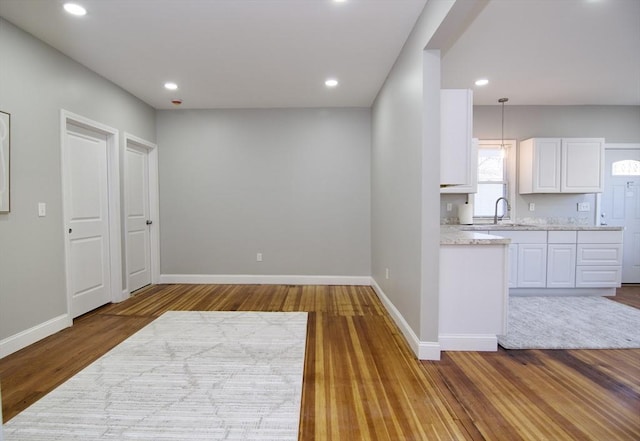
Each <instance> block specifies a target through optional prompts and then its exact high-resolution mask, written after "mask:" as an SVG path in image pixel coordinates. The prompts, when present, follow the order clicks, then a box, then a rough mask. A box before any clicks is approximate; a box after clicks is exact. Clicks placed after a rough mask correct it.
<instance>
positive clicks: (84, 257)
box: [63, 123, 111, 318]
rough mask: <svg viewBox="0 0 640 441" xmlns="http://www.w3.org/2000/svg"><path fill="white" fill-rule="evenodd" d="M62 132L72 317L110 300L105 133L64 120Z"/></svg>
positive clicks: (68, 281)
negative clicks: (63, 133)
mask: <svg viewBox="0 0 640 441" xmlns="http://www.w3.org/2000/svg"><path fill="white" fill-rule="evenodd" d="M65 136H66V140H65V142H66V149H65V157H64V159H63V160H64V161H65V172H66V177H65V203H66V208H65V217H66V219H65V225H66V228H67V232H66V233H67V240H68V244H67V246H68V254H67V266H68V268H67V271H68V272H67V274H68V280H67V284H68V287H67V289H68V290H69V291H70V299H71V314H72V317H73V318H75V317H77V316H79V315H81V314H84V313H86V312H88V311H91V310H92V309H95V308H97V307H99V306H102V305H104V304H105V303H108V302H109V301H110V300H111V286H110V285H111V284H110V278H111V273H110V265H109V262H110V248H109V202H108V198H109V185H108V172H107V164H108V159H107V157H108V155H107V135H105V134H101V133H98V132H94V131H91V130H88V129H85V128H82V127H79V126H75V125H73V124H71V123H68V124H67V126H66V133H65Z"/></svg>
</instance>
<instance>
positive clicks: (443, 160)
mask: <svg viewBox="0 0 640 441" xmlns="http://www.w3.org/2000/svg"><path fill="white" fill-rule="evenodd" d="M472 109H473V91H471V90H467V89H443V90H441V91H440V185H447V186H449V185H451V186H457V185H464V186H472V185H473V182H472V181H471V176H470V175H469V172H470V170H472V169H473V162H474V158H473V155H472V150H473V145H472V142H471V137H472V133H473V130H472V127H473V119H472V112H473V110H472ZM475 164H476V167H477V157H476V158H475ZM476 185H477V184H476ZM476 191H477V188H476ZM444 192H460V190H456V189H455V187H454V188H452V189H451V190H445V191H444Z"/></svg>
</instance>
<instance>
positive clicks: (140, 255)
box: [125, 142, 151, 292]
mask: <svg viewBox="0 0 640 441" xmlns="http://www.w3.org/2000/svg"><path fill="white" fill-rule="evenodd" d="M148 155H149V153H148V150H147V149H145V148H143V147H139V146H137V145H134V144H132V143H130V142H128V143H127V147H126V151H125V168H126V172H125V173H126V182H125V188H126V195H125V201H126V202H125V204H126V206H125V210H126V211H125V213H126V219H127V225H126V228H127V277H128V287H129V291H131V292H133V291H135V290H137V289H140V288H142V287H144V286H147V285H149V284H150V283H151V248H150V246H151V245H150V244H151V241H150V231H149V229H150V228H151V216H150V214H149V213H150V210H149V161H148Z"/></svg>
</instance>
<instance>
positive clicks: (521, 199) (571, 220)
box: [440, 194, 596, 225]
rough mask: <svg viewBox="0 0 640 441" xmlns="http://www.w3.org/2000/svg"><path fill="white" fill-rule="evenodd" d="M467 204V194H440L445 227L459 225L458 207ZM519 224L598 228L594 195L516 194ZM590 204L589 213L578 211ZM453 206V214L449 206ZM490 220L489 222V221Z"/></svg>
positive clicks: (515, 208) (515, 207)
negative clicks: (532, 208)
mask: <svg viewBox="0 0 640 441" xmlns="http://www.w3.org/2000/svg"><path fill="white" fill-rule="evenodd" d="M466 201H467V195H465V194H443V195H440V223H441V224H443V225H454V224H459V223H460V222H459V219H458V205H462V204H464V203H465V202H466ZM510 202H511V207H512V212H513V214H514V215H515V222H516V223H526V224H543V225H595V222H596V214H595V209H596V207H595V202H596V198H595V195H594V194H536V195H516V200H515V201H510ZM530 203H533V204H534V205H535V210H534V211H529V209H528V207H529V204H530ZM579 203H581V204H585V203H586V204H587V205H588V207H589V209H588V211H580V212H579V211H578V209H577V208H578V204H579ZM448 204H451V211H447V205H448ZM487 220H488V221H490V220H489V219H487Z"/></svg>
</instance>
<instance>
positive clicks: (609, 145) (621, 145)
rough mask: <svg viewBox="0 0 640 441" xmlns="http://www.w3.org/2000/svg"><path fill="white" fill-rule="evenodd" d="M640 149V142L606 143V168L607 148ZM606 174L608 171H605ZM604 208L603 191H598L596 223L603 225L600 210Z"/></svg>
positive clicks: (603, 159)
mask: <svg viewBox="0 0 640 441" xmlns="http://www.w3.org/2000/svg"><path fill="white" fill-rule="evenodd" d="M634 149H640V143H613V142H611V143H605V145H604V150H605V152H604V157H603V158H602V161H603V164H602V167H603V168H604V163H605V162H606V157H607V150H634ZM604 174H605V175H606V171H605V172H604ZM603 185H604V181H603ZM601 210H602V193H596V207H595V213H594V216H595V218H596V219H595V224H596V225H602V218H601V217H600V212H601Z"/></svg>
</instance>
